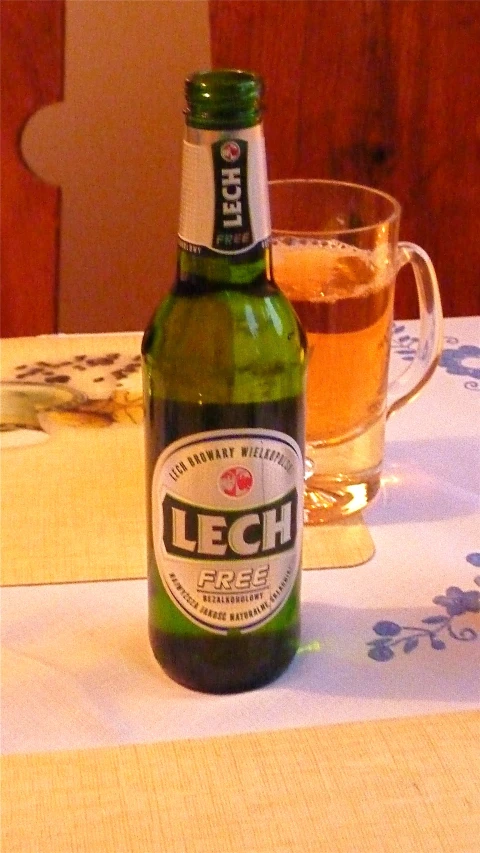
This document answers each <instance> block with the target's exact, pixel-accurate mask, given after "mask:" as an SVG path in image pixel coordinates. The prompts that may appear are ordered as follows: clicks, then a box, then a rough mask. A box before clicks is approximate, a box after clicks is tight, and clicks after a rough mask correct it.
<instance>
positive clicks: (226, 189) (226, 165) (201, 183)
mask: <svg viewBox="0 0 480 853" xmlns="http://www.w3.org/2000/svg"><path fill="white" fill-rule="evenodd" d="M192 137H193V138H194V141H192ZM212 137H213V138H212ZM270 231H271V227H270V211H269V202H268V180H267V167H266V157H265V142H264V137H263V131H262V126H261V125H255V127H251V128H247V129H245V130H237V131H231V133H228V132H222V133H214V132H212V131H206V132H199V131H197V132H196V133H195V134H192V133H191V134H190V138H187V139H186V140H185V142H184V148H183V165H182V189H181V203H180V227H179V235H178V236H179V245H180V247H181V248H182V249H184V250H186V251H188V252H191V253H192V254H195V255H204V254H212V253H213V254H215V255H238V254H241V253H245V252H248V251H250V250H251V249H252V248H253V247H254V246H257V245H259V244H260V245H263V246H267V245H268V242H269V239H270Z"/></svg>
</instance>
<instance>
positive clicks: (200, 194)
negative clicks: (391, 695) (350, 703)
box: [142, 70, 306, 693]
mask: <svg viewBox="0 0 480 853" xmlns="http://www.w3.org/2000/svg"><path fill="white" fill-rule="evenodd" d="M185 91H186V100H187V110H186V134H185V140H184V148H183V166H182V186H181V203H180V208H181V210H180V227H179V237H178V264H177V277H176V281H175V283H174V285H173V288H172V290H171V291H170V293H169V294H168V296H167V297H166V298H165V299H164V300H163V301H162V302H161V304H160V305H159V307H158V308H157V310H156V312H155V313H154V315H153V318H152V320H151V322H150V325H149V326H148V328H147V330H146V332H145V335H144V338H143V344H142V356H143V381H144V395H145V433H146V458H147V505H148V579H149V633H150V642H151V646H152V649H153V652H154V654H155V657H156V658H157V660H158V661H159V662H160V664H161V666H162V667H163V669H164V670H165V671H166V672H167V673H168V674H169V675H170V676H171V677H172V678H173V679H174V680H175V681H177V682H179V683H181V684H183V685H185V686H187V687H190V688H192V689H195V690H201V691H206V692H210V693H233V692H238V691H242V690H249V689H251V688H254V687H257V686H260V685H262V684H265V683H267V682H269V681H271V680H272V679H274V678H275V677H276V676H278V675H279V674H280V673H281V672H282V671H283V670H284V669H285V667H286V666H287V665H288V664H289V662H290V661H291V659H292V658H293V656H294V654H295V651H296V649H297V645H298V637H299V603H300V602H299V595H300V566H301V542H302V526H303V452H304V399H305V397H304V386H305V366H306V362H305V337H304V334H303V331H302V329H301V327H300V326H299V323H298V321H297V318H296V316H295V314H294V312H293V309H292V308H291V306H290V303H289V302H288V301H287V299H286V298H285V297H284V296H283V294H282V293H281V292H280V291H279V289H278V288H277V286H276V285H275V283H274V281H273V279H272V270H271V262H270V258H271V252H270V213H269V204H268V183H267V172H266V160H265V145H264V136H263V128H262V98H263V85H262V81H261V78H259V77H258V76H257V75H255V74H252V73H248V72H244V71H237V70H235V71H234V70H224V71H206V72H198V73H195V74H193V75H192V76H191V77H189V78H188V79H187V81H186V86H185Z"/></svg>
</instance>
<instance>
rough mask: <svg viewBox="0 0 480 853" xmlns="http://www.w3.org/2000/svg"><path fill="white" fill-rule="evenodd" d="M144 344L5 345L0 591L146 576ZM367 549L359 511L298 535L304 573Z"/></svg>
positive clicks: (349, 561)
mask: <svg viewBox="0 0 480 853" xmlns="http://www.w3.org/2000/svg"><path fill="white" fill-rule="evenodd" d="M140 341H141V336H140V335H139V334H138V333H132V334H114V335H66V336H41V337H37V338H16V339H15V338H14V339H9V340H5V341H3V343H2V431H1V433H0V435H1V438H2V454H1V455H2V459H1V465H2V468H1V471H2V517H1V541H2V546H1V547H2V551H1V557H2V561H1V565H2V575H1V577H2V584H3V585H15V584H38V583H55V582H68V581H89V580H111V579H125V578H141V577H145V574H146V563H145V525H146V521H145V497H144V492H145V483H144V454H143V429H142V418H143V412H142V405H141V376H140V362H139V351H140ZM373 552H374V546H373V542H372V539H371V536H370V533H369V532H368V530H367V528H366V526H365V524H364V523H363V521H362V519H361V517H360V516H355V517H354V518H353V519H347V520H346V521H344V522H342V523H340V524H338V525H325V526H323V527H318V528H309V529H307V530H306V531H305V549H304V568H320V567H321V568H330V567H339V566H351V565H358V564H359V563H362V562H365V561H366V560H367V559H369V558H370V557H371V556H372V555H373Z"/></svg>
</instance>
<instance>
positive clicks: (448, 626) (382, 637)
mask: <svg viewBox="0 0 480 853" xmlns="http://www.w3.org/2000/svg"><path fill="white" fill-rule="evenodd" d="M467 562H469V563H471V565H473V566H480V553H478V552H474V553H472V554H468V556H467ZM474 583H476V584H477V586H480V575H477V577H475V578H474ZM433 603H434V604H438V605H440V607H444V608H445V610H446V613H447V615H446V616H445V615H440V614H437V615H434V616H427V617H426V618H425V619H422V624H421V625H399V624H398V623H397V622H390V621H389V620H386V619H384V620H381V621H380V622H376V623H375V625H374V626H373V630H374V631H375V633H376V635H377V639H375V640H370V641H369V642H368V643H367V646H369V651H368V657H369V658H372V660H375V661H378V662H380V663H384V662H386V661H389V660H391V659H392V658H393V657H394V656H395V652H394V647H395V646H399V647H402V648H403V652H404V653H405V654H409V653H410V652H413V651H414V649H416V648H417V646H418V645H419V642H420V640H422V639H425V638H428V640H429V641H430V646H431V648H432V649H434V650H435V651H442V650H443V649H445V648H446V643H445V640H444V639H441V638H440V637H439V634H440V633H442V632H445V633H444V637H445V638H446V637H450V638H451V639H453V640H461V641H462V642H470V641H471V640H476V639H478V636H479V635H478V632H477V631H475V630H474V629H473V628H470V627H463V628H460V629H459V630H456V629H455V619H456V618H457V617H458V616H462V615H464V614H465V613H479V612H480V592H479V591H478V590H476V589H472V590H467V591H464V590H462V589H460V588H459V587H458V586H449V587H448V589H447V590H446V591H445V595H436V596H435V598H434V599H433Z"/></svg>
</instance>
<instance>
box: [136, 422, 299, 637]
mask: <svg viewBox="0 0 480 853" xmlns="http://www.w3.org/2000/svg"><path fill="white" fill-rule="evenodd" d="M302 520H303V460H302V453H301V450H300V448H299V446H298V444H297V443H296V442H295V441H294V440H293V439H292V438H291V437H290V436H288V435H285V434H284V433H281V432H277V431H275V430H259V429H241V430H240V429H236V430H218V431H217V430H215V431H212V432H204V433H200V434H198V435H193V436H192V435H191V436H187V437H185V438H182V439H180V440H179V441H176V442H174V443H173V444H170V445H169V446H168V447H167V448H166V449H165V450H164V451H163V452H162V453H161V455H160V456H159V458H158V460H157V463H156V466H155V471H154V475H153V483H152V523H153V541H154V547H155V556H156V560H157V565H158V568H159V573H160V577H161V578H162V581H163V583H164V586H165V589H166V590H167V592H168V595H169V596H170V598H171V599H172V601H173V602H174V603H175V605H176V606H177V607H178V608H179V610H181V611H182V612H183V613H184V614H185V615H186V616H188V618H189V619H191V620H192V621H193V622H195V623H196V624H198V625H201V626H202V627H203V628H206V629H208V630H211V631H214V632H218V633H226V632H227V631H229V630H232V629H236V630H241V631H251V630H253V629H254V628H256V627H258V626H259V625H261V624H263V623H265V622H267V621H268V620H270V619H271V618H272V617H273V616H274V615H275V614H276V613H277V612H278V610H279V609H280V607H281V606H282V604H283V603H284V601H285V599H286V598H287V597H288V595H289V593H290V591H291V589H292V586H293V584H294V582H295V579H296V576H297V573H298V571H299V566H300V560H301V544H302Z"/></svg>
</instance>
